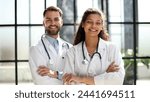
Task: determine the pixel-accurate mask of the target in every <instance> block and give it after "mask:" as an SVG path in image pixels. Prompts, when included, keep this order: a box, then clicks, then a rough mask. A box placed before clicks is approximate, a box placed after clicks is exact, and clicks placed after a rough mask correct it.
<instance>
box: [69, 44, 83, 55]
mask: <svg viewBox="0 0 150 102" xmlns="http://www.w3.org/2000/svg"><path fill="white" fill-rule="evenodd" d="M81 49H82V43H79V44H77V45H74V46H72V47H71V48H70V49H69V50H68V51H67V53H68V54H75V53H77V52H78V51H80V50H81Z"/></svg>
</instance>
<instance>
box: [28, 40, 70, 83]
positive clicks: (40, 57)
mask: <svg viewBox="0 0 150 102" xmlns="http://www.w3.org/2000/svg"><path fill="white" fill-rule="evenodd" d="M42 39H43V41H44V44H45V46H46V48H47V50H48V53H49V55H50V57H51V59H52V60H53V62H54V64H53V66H50V64H49V58H48V56H47V53H46V51H45V49H44V46H43V44H42V42H41V40H40V41H39V43H38V44H37V45H36V46H32V47H31V48H30V54H29V65H30V70H31V73H32V77H33V81H34V84H38V85H61V84H62V81H61V80H58V79H56V78H51V77H48V76H40V75H39V74H38V73H37V69H38V66H40V65H44V66H47V67H49V68H50V69H51V70H54V71H62V67H61V66H60V62H61V64H62V61H61V60H62V58H63V56H62V55H65V54H64V53H65V52H66V50H68V48H67V46H65V47H63V44H64V43H65V44H66V43H67V42H66V41H64V40H63V39H61V38H58V42H59V53H58V54H57V52H56V50H55V48H54V47H53V46H52V45H51V44H50V42H49V41H48V40H47V39H46V38H45V37H43V38H42ZM67 44H68V45H69V47H71V46H72V45H71V44H69V43H67Z"/></svg>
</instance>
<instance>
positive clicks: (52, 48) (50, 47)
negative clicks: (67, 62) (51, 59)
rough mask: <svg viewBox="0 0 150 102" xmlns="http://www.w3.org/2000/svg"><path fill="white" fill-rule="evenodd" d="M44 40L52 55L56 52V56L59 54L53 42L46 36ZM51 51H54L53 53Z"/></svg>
mask: <svg viewBox="0 0 150 102" xmlns="http://www.w3.org/2000/svg"><path fill="white" fill-rule="evenodd" d="M44 41H45V43H46V47H47V48H48V52H49V54H50V55H52V54H54V56H57V52H56V50H55V48H54V47H53V45H52V44H51V43H49V41H48V40H47V39H46V38H44ZM47 45H48V46H47ZM51 52H52V54H51Z"/></svg>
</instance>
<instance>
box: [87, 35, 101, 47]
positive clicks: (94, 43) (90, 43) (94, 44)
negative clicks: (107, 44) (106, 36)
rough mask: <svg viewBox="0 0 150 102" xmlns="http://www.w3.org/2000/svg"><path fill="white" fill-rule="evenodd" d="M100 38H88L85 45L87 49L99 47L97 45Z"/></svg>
mask: <svg viewBox="0 0 150 102" xmlns="http://www.w3.org/2000/svg"><path fill="white" fill-rule="evenodd" d="M98 39H99V38H98V37H90V38H86V39H85V44H86V46H87V47H94V48H96V47H97V44H98V41H99V40H98Z"/></svg>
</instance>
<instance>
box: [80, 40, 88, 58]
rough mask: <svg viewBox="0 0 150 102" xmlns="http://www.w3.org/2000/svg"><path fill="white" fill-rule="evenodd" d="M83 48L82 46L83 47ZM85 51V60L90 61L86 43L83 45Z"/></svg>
mask: <svg viewBox="0 0 150 102" xmlns="http://www.w3.org/2000/svg"><path fill="white" fill-rule="evenodd" d="M81 46H82V45H81ZM83 50H84V54H85V58H86V59H87V60H88V61H90V56H89V53H88V51H87V48H86V45H85V42H84V44H83Z"/></svg>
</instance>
